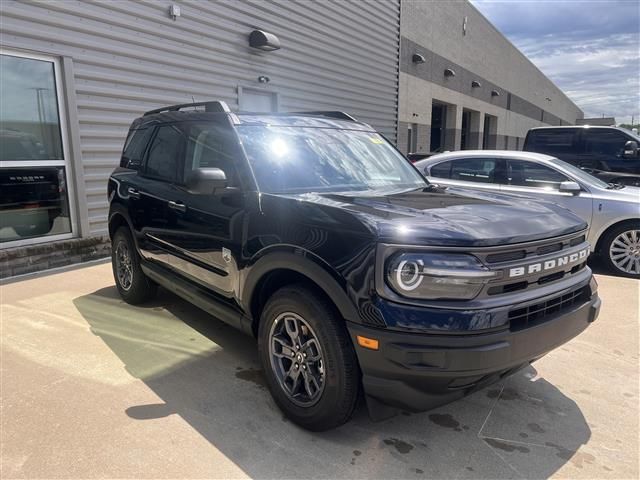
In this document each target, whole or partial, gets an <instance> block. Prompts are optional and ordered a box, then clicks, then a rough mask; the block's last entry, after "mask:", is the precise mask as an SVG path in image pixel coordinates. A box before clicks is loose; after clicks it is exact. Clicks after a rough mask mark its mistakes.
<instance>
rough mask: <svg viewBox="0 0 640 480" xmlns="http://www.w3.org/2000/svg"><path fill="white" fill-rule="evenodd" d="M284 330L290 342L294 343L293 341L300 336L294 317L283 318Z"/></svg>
mask: <svg viewBox="0 0 640 480" xmlns="http://www.w3.org/2000/svg"><path fill="white" fill-rule="evenodd" d="M284 328H285V329H286V331H287V334H288V335H289V338H291V340H292V341H294V342H295V340H296V339H297V338H298V337H299V336H300V329H299V328H300V327H299V325H298V320H297V319H296V318H295V317H290V318H285V319H284Z"/></svg>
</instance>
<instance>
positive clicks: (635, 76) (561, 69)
mask: <svg viewBox="0 0 640 480" xmlns="http://www.w3.org/2000/svg"><path fill="white" fill-rule="evenodd" d="M472 1H473V4H474V5H475V6H476V8H478V9H479V10H480V11H481V12H482V13H483V14H484V15H485V16H486V17H487V18H488V19H489V20H490V21H491V22H492V23H493V24H494V25H495V26H496V27H497V28H498V30H500V31H501V32H502V33H503V34H504V35H506V36H507V37H508V38H509V40H511V42H512V43H513V44H515V46H516V47H518V48H519V49H520V50H521V51H522V52H523V53H524V54H525V55H527V56H528V57H529V59H530V60H531V61H533V63H535V64H536V65H537V66H538V68H540V70H542V71H543V72H544V73H545V74H546V75H547V76H548V77H549V78H551V80H553V81H554V82H555V83H556V85H558V86H559V87H560V88H561V89H562V90H563V91H564V92H565V93H566V94H567V95H568V96H569V97H570V98H571V99H572V100H573V101H574V102H575V103H576V104H577V105H578V106H579V107H580V108H581V109H582V110H583V111H584V113H585V116H586V117H600V116H602V114H605V115H606V116H615V117H616V121H617V122H618V123H623V122H624V123H628V122H630V121H631V115H632V114H633V115H635V123H638V122H639V118H638V117H639V116H640V2H639V1H638V0H555V1H547V0H537V1H536V0H472Z"/></svg>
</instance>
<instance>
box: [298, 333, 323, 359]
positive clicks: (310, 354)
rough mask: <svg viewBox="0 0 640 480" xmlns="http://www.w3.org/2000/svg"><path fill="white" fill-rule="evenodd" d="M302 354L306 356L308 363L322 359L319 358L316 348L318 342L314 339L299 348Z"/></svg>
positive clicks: (318, 351) (318, 350)
mask: <svg viewBox="0 0 640 480" xmlns="http://www.w3.org/2000/svg"><path fill="white" fill-rule="evenodd" d="M301 350H302V352H303V353H305V354H306V355H307V357H306V358H307V361H308V362H317V361H318V360H320V359H321V358H322V357H321V356H320V349H319V348H318V342H317V341H316V339H315V338H310V339H309V340H307V341H306V342H305V343H304V344H303V345H302V348H301Z"/></svg>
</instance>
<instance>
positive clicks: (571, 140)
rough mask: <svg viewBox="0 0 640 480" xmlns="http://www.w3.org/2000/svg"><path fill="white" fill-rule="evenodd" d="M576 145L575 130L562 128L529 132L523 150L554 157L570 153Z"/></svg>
mask: <svg viewBox="0 0 640 480" xmlns="http://www.w3.org/2000/svg"><path fill="white" fill-rule="evenodd" d="M576 145H577V130H575V129H569V128H562V129H557V130H552V129H546V128H545V129H542V130H532V131H530V132H529V135H528V137H527V142H526V145H525V147H524V149H525V150H528V151H532V152H539V153H546V154H547V155H552V156H556V157H562V155H563V154H567V153H572V152H574V151H575V146H576Z"/></svg>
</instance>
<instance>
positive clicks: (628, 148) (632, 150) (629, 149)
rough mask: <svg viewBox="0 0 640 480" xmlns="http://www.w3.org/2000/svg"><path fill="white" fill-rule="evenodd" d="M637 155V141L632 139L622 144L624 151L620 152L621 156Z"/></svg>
mask: <svg viewBox="0 0 640 480" xmlns="http://www.w3.org/2000/svg"><path fill="white" fill-rule="evenodd" d="M637 155H638V142H635V141H633V140H629V141H628V142H627V143H625V144H624V151H623V152H622V156H623V157H625V158H631V157H635V156H637Z"/></svg>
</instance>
